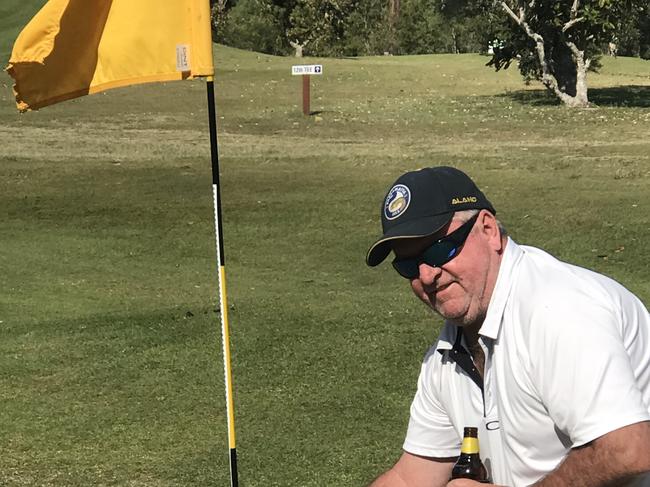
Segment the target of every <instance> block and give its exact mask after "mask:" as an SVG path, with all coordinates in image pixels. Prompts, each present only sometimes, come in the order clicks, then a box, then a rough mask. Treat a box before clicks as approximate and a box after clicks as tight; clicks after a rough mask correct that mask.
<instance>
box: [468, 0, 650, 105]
mask: <svg viewBox="0 0 650 487" xmlns="http://www.w3.org/2000/svg"><path fill="white" fill-rule="evenodd" d="M643 1H644V2H645V3H647V0H643ZM638 4H639V0H568V1H567V0H487V1H482V2H481V1H479V4H478V5H479V6H480V7H481V8H483V9H485V12H486V16H487V17H486V18H489V19H491V20H492V21H493V22H494V24H493V29H492V32H493V38H494V39H496V40H497V42H496V43H495V47H494V54H493V57H492V60H491V61H490V62H489V63H488V65H491V66H494V67H495V69H496V70H497V71H498V70H500V69H505V68H508V67H509V66H510V64H511V63H512V62H513V61H515V60H516V61H517V63H518V65H519V70H520V72H521V73H522V74H523V75H524V77H526V79H538V80H540V81H541V82H542V83H543V84H544V86H545V87H546V88H547V89H548V90H549V91H550V92H552V93H553V94H555V95H556V96H557V97H558V98H559V99H560V100H561V101H562V102H563V103H564V104H565V105H567V106H571V107H586V106H588V105H589V99H588V86H587V72H588V71H589V70H590V69H591V70H595V69H597V68H598V67H599V66H600V64H599V62H598V59H599V57H600V54H601V52H602V49H603V48H602V46H603V45H607V43H608V42H610V41H612V39H614V38H615V37H616V34H617V29H618V28H619V27H620V25H621V24H620V19H622V18H626V17H629V15H630V12H634V11H635V9H638Z"/></svg>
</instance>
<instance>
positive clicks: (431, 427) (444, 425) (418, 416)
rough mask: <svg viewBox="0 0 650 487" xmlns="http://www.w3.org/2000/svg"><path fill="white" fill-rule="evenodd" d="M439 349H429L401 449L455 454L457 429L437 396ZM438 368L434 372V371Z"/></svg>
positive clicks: (442, 455) (437, 455)
mask: <svg viewBox="0 0 650 487" xmlns="http://www.w3.org/2000/svg"><path fill="white" fill-rule="evenodd" d="M440 357H441V355H440V352H438V351H437V350H435V347H434V348H432V349H431V350H429V352H428V353H427V355H426V357H425V359H424V362H423V363H422V368H421V370H420V376H419V378H418V389H417V392H416V393H415V397H414V399H413V402H412V403H411V416H410V419H409V425H408V430H407V433H406V439H405V441H404V446H403V448H404V450H405V451H407V452H409V453H412V454H414V455H422V456H427V457H434V458H445V457H453V456H456V455H458V449H459V447H460V443H459V438H458V433H457V431H456V430H455V428H454V426H453V425H452V423H451V420H450V418H449V415H448V414H447V413H446V412H445V410H444V407H443V406H442V404H441V401H440V399H439V397H438V395H439V392H438V390H437V386H438V385H439V379H440V378H439V370H438V367H439V365H440ZM437 372H438V374H437Z"/></svg>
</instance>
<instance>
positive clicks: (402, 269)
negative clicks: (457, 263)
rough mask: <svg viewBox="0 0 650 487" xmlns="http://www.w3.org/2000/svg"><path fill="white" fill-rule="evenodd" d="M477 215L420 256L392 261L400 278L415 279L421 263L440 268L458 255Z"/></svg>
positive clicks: (418, 273)
mask: <svg viewBox="0 0 650 487" xmlns="http://www.w3.org/2000/svg"><path fill="white" fill-rule="evenodd" d="M478 215H479V214H478V213H477V214H476V215H474V216H473V217H472V218H470V219H469V220H468V221H466V222H465V223H463V224H462V225H461V226H460V227H458V228H457V229H456V230H454V231H453V232H452V233H450V234H449V235H447V236H446V237H443V238H441V239H440V240H438V241H437V242H434V243H433V244H432V245H431V246H430V247H429V248H427V249H426V250H425V251H424V252H422V254H421V255H419V256H417V257H412V258H408V259H395V260H393V267H394V268H395V270H396V271H397V272H398V273H399V274H400V275H401V276H403V277H406V278H407V279H415V278H416V277H418V276H419V275H420V264H421V263H424V264H427V265H429V266H431V267H440V266H441V265H443V264H446V263H447V262H449V261H450V260H451V259H453V258H454V257H456V255H458V250H459V249H460V248H461V247H462V245H463V244H464V243H465V240H466V239H467V236H468V235H469V232H470V231H471V230H472V227H473V226H474V223H475V222H476V219H477V218H478Z"/></svg>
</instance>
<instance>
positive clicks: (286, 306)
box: [0, 46, 650, 486]
mask: <svg viewBox="0 0 650 487" xmlns="http://www.w3.org/2000/svg"><path fill="white" fill-rule="evenodd" d="M303 61H304V62H305V63H310V62H319V63H322V64H323V65H324V70H325V73H324V75H323V76H321V77H315V76H314V77H313V78H312V97H313V99H312V110H313V111H314V112H317V113H316V114H314V115H312V116H310V117H304V116H303V115H302V113H301V107H300V100H301V97H300V80H299V79H298V78H297V77H291V76H290V66H291V65H292V64H294V63H295V62H296V61H295V60H294V59H289V58H287V59H284V58H276V57H270V56H264V55H258V54H254V53H246V52H241V51H237V50H233V49H228V48H224V47H221V46H218V47H217V48H216V66H217V76H216V79H217V97H218V103H217V108H218V113H219V143H220V153H221V162H222V175H221V179H222V184H223V188H222V197H223V204H224V208H223V214H224V226H225V229H224V230H225V231H224V234H225V240H226V262H227V273H228V278H229V279H228V290H229V302H230V306H231V310H230V319H231V327H232V346H233V370H234V379H235V401H236V421H237V423H236V424H237V434H238V437H237V438H238V443H237V448H238V454H239V461H240V477H241V483H242V485H246V486H288V485H291V486H324V485H327V486H330V485H331V486H342V485H363V484H364V483H366V482H368V481H369V480H370V479H371V478H372V477H373V476H374V475H376V474H377V473H378V472H379V471H380V470H381V469H383V468H386V467H387V466H388V465H389V464H390V463H391V462H392V461H393V460H394V459H395V458H396V457H397V456H398V455H399V450H400V446H401V441H402V437H403V433H404V428H405V425H406V421H407V415H408V405H409V403H410V399H411V396H412V393H413V391H414V387H415V378H416V375H417V371H418V368H419V361H420V359H421V357H422V354H423V353H424V351H425V350H426V348H427V346H428V345H429V344H430V343H431V341H432V340H433V339H434V337H435V335H436V332H437V328H438V326H439V320H438V319H436V318H434V317H432V316H431V315H429V314H428V313H427V312H426V311H425V310H424V309H422V308H421V307H420V306H419V305H418V303H416V302H415V300H414V299H413V297H412V296H410V294H409V291H408V289H407V286H405V283H404V282H403V281H402V280H401V279H399V278H398V277H397V276H395V275H394V272H391V270H390V269H389V268H388V267H389V266H388V267H387V266H383V267H381V268H378V269H369V268H367V267H366V266H365V265H364V256H365V251H366V249H367V247H368V245H369V244H370V243H371V242H372V241H373V240H374V238H375V237H376V235H377V234H378V231H379V214H378V208H379V205H380V201H381V198H382V196H383V193H384V191H385V190H386V187H387V186H388V185H389V184H390V183H391V182H392V180H393V179H394V178H395V177H396V176H397V175H399V174H400V173H401V172H402V171H404V170H407V169H412V168H415V167H419V166H424V165H430V164H453V165H456V166H458V167H460V168H462V169H464V170H466V171H468V172H469V173H470V174H472V175H473V176H474V177H475V178H476V179H477V181H478V182H479V184H480V185H481V186H482V187H483V188H484V189H485V191H486V192H487V194H488V195H489V197H490V199H491V200H492V202H493V203H494V204H495V206H496V208H497V209H498V212H499V216H500V218H501V219H502V220H503V221H504V223H505V224H506V226H507V227H508V228H509V230H510V232H511V234H512V235H513V237H514V238H515V239H517V240H518V241H520V242H522V243H528V244H534V245H538V246H540V247H543V248H546V249H548V250H550V251H552V252H554V253H555V254H557V255H559V256H560V257H562V258H564V259H567V260H569V261H571V262H574V263H577V264H581V265H584V266H588V267H591V268H594V269H596V270H599V271H601V272H604V273H606V274H608V275H610V276H612V277H615V278H616V279H618V280H620V281H621V282H622V283H623V284H625V285H626V286H627V287H629V288H630V289H632V290H633V291H635V292H636V293H638V294H639V296H640V297H641V298H642V299H643V300H644V301H645V302H646V303H647V302H648V301H649V300H650V283H649V281H648V275H649V272H648V271H649V270H650V265H649V264H650V256H649V254H648V252H647V248H646V242H647V238H648V231H649V230H650V221H649V218H648V214H649V213H650V212H649V211H648V210H649V208H648V207H649V205H650V195H649V192H648V187H649V185H648V183H649V178H650V156H649V155H648V154H650V142H648V138H647V126H648V122H650V112H648V110H647V107H648V99H649V93H650V64H648V63H647V62H644V61H640V60H636V59H623V58H618V59H605V60H604V61H605V62H604V69H603V72H602V74H600V75H595V76H592V77H591V82H592V86H593V87H594V89H593V90H592V92H591V93H592V99H594V100H596V101H597V102H598V103H599V105H598V106H596V107H594V108H591V109H588V110H577V111H576V110H567V109H565V108H563V107H561V106H558V105H557V103H556V102H555V101H554V100H553V99H551V98H549V97H547V96H546V95H545V94H544V93H543V92H541V91H540V90H539V89H538V88H539V87H537V86H530V87H526V86H524V85H523V84H522V82H521V80H520V79H519V77H518V75H517V73H515V72H514V71H507V72H504V73H493V72H492V71H491V70H489V69H488V68H486V67H484V66H483V65H484V64H485V62H486V58H484V57H481V56H476V55H462V56H451V55H449V56H412V57H376V58H362V59H340V60H329V59H311V58H307V59H305V60H303ZM3 83H4V87H3V88H2V90H0V139H1V140H2V144H0V208H2V209H3V213H2V232H0V247H1V248H2V252H0V269H2V272H1V273H0V286H1V287H2V289H3V292H2V294H1V295H0V352H1V353H0V371H2V373H1V374H0V424H3V427H4V430H3V434H2V436H1V437H0V484H2V485H9V486H13V485H15V486H22V485H33V486H44V485H52V486H54V485H56V486H59V485H69V486H87V485H102V486H103V485H107V486H108V485H132V486H188V485H197V486H199V485H200V486H203V485H227V482H228V481H227V479H228V467H227V442H226V431H225V413H224V405H223V404H224V402H223V379H222V375H223V374H222V371H221V356H220V347H219V337H218V334H219V331H218V327H219V322H218V314H217V312H216V311H217V310H216V308H217V304H216V302H217V300H216V273H215V267H216V265H215V257H214V254H215V251H214V236H213V232H214V229H213V216H212V207H211V205H212V192H211V183H210V182H211V177H210V167H209V166H210V164H209V147H208V135H207V113H206V112H207V111H206V108H205V86H204V83H202V82H183V83H169V84H156V85H147V86H136V87H129V88H125V89H120V90H114V91H111V92H107V93H105V94H99V95H93V96H90V97H86V98H84V99H79V100H73V101H69V102H66V103H62V104H60V105H56V106H53V107H50V108H46V109H43V110H42V111H39V112H33V113H27V114H24V115H19V114H18V113H16V112H15V110H14V108H13V105H12V95H11V89H10V86H9V85H10V83H9V81H8V79H7V78H6V77H5V78H3Z"/></svg>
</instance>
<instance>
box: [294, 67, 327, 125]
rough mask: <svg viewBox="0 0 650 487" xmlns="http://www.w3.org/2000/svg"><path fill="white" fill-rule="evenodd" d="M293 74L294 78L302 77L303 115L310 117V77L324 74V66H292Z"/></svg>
mask: <svg viewBox="0 0 650 487" xmlns="http://www.w3.org/2000/svg"><path fill="white" fill-rule="evenodd" d="M291 74H292V75H293V76H302V113H303V114H305V115H309V114H310V113H311V111H310V109H309V105H310V100H309V98H310V93H309V92H310V87H309V76H310V75H312V74H323V65H322V64H299V65H296V66H291Z"/></svg>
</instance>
